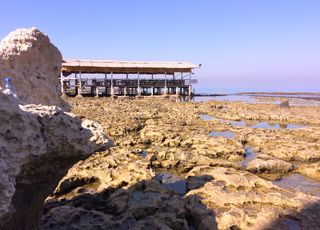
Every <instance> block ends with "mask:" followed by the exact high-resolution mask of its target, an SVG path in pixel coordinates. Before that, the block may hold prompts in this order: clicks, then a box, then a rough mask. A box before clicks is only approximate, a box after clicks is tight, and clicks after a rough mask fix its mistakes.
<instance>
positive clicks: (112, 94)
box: [110, 73, 114, 96]
mask: <svg viewBox="0 0 320 230" xmlns="http://www.w3.org/2000/svg"><path fill="white" fill-rule="evenodd" d="M110 92H111V93H110V94H111V96H114V88H113V73H111V88H110Z"/></svg>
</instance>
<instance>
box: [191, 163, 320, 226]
mask: <svg viewBox="0 0 320 230" xmlns="http://www.w3.org/2000/svg"><path fill="white" fill-rule="evenodd" d="M189 177H193V178H197V177H199V178H200V180H201V181H202V180H203V177H205V178H206V180H205V183H204V185H203V186H202V187H200V188H196V189H193V190H191V191H189V192H188V193H187V195H186V199H187V200H189V204H191V205H190V206H189V209H190V210H193V209H197V206H199V205H198V204H197V203H195V204H193V203H194V202H192V200H194V199H195V197H196V198H197V199H198V200H201V203H202V204H205V207H203V208H202V209H203V210H204V211H203V213H207V214H204V215H202V218H208V219H209V220H210V221H209V222H208V223H209V224H207V225H205V226H204V228H205V229H210V225H211V224H212V223H213V222H214V221H216V223H217V226H218V229H230V228H231V229H261V228H268V227H269V226H271V225H272V223H273V221H274V220H278V219H280V218H281V217H282V216H284V215H288V214H289V213H290V214H291V213H293V212H294V211H295V210H297V209H302V208H304V207H308V206H309V205H312V204H316V203H318V202H319V201H320V199H319V198H316V197H313V196H308V195H305V194H303V193H295V192H288V191H285V190H282V189H280V188H278V187H276V186H274V185H273V184H272V183H270V182H268V181H266V180H264V179H261V178H259V177H257V176H255V175H253V174H251V173H249V172H245V171H239V170H236V169H232V168H221V167H216V168H212V167H208V166H203V167H197V168H194V169H193V170H191V171H190V172H189V173H188V175H187V178H189ZM209 177H211V178H212V179H211V180H210V181H208V180H209V179H210V178H209ZM207 210H212V211H211V212H208V211H207ZM299 214H301V213H299ZM309 214H310V213H303V214H301V217H298V216H296V217H297V219H298V220H299V222H302V221H303V217H302V216H306V215H309ZM309 218H311V220H310V221H317V218H319V215H314V216H313V217H309ZM196 227H197V226H196Z"/></svg>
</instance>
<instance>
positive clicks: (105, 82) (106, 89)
mask: <svg viewBox="0 0 320 230" xmlns="http://www.w3.org/2000/svg"><path fill="white" fill-rule="evenodd" d="M107 78H108V74H104V92H105V95H106V96H107V94H108V87H107Z"/></svg>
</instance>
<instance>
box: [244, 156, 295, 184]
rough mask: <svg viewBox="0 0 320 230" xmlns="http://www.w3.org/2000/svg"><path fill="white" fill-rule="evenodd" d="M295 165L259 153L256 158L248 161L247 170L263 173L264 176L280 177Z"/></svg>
mask: <svg viewBox="0 0 320 230" xmlns="http://www.w3.org/2000/svg"><path fill="white" fill-rule="evenodd" d="M293 169H294V166H293V165H292V164H290V163H288V162H285V161H283V160H279V159H276V158H274V157H270V156H268V155H265V154H259V155H258V156H257V157H256V158H255V159H253V160H252V161H251V162H249V163H248V165H247V167H246V170H248V171H249V172H252V173H256V174H261V175H262V176H264V177H267V178H270V176H272V174H273V176H272V177H271V178H273V179H278V178H280V177H281V175H282V174H285V173H288V172H290V171H292V170H293Z"/></svg>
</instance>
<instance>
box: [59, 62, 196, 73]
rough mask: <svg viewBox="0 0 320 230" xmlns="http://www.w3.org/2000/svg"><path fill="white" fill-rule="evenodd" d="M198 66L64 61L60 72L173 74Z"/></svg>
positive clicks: (172, 63)
mask: <svg viewBox="0 0 320 230" xmlns="http://www.w3.org/2000/svg"><path fill="white" fill-rule="evenodd" d="M200 66H201V65H196V64H193V63H191V62H144V61H114V60H78V59H64V60H63V62H62V67H61V72H62V74H63V75H64V76H68V75H70V74H72V73H106V74H108V73H117V74H137V73H139V74H165V73H167V74H173V73H176V72H182V73H187V72H192V69H194V68H199V67H200Z"/></svg>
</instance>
